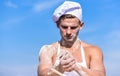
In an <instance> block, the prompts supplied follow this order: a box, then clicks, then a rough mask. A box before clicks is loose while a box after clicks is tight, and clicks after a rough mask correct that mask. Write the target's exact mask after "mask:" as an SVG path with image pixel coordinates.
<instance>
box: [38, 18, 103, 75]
mask: <svg viewBox="0 0 120 76" xmlns="http://www.w3.org/2000/svg"><path fill="white" fill-rule="evenodd" d="M83 24H84V23H83V22H81V24H79V19H78V18H70V19H69V18H67V19H64V20H61V23H60V24H59V26H58V28H59V30H60V34H61V40H60V42H59V43H57V42H56V43H53V44H51V47H45V49H44V50H42V52H41V55H40V57H39V59H40V63H39V65H38V76H50V75H51V76H59V75H57V74H55V73H54V72H52V71H51V70H50V68H51V67H53V65H54V63H55V61H56V59H57V51H58V50H57V49H58V44H60V47H61V48H60V55H59V60H60V64H59V65H58V66H56V67H55V69H56V70H58V71H59V72H61V73H63V72H65V71H66V72H71V71H73V70H74V71H76V72H77V73H78V74H79V75H80V76H84V75H83V74H82V73H81V71H84V73H85V76H105V68H104V64H103V53H102V51H101V49H100V48H99V47H97V46H93V45H90V44H88V43H85V42H82V41H79V40H77V37H78V33H79V30H81V29H82V27H83ZM81 44H82V46H83V48H84V52H85V58H86V63H87V68H85V67H83V66H80V65H76V62H82V57H81V53H80V50H81V49H80V48H79V47H80V46H81ZM76 45H77V46H76Z"/></svg>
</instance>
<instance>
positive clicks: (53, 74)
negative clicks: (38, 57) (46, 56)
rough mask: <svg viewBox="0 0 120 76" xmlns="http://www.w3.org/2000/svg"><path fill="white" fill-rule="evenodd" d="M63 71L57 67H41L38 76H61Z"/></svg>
mask: <svg viewBox="0 0 120 76" xmlns="http://www.w3.org/2000/svg"><path fill="white" fill-rule="evenodd" d="M62 73H63V71H62V70H61V68H59V66H57V67H49V68H48V67H42V66H41V67H40V66H38V76H61V75H62Z"/></svg>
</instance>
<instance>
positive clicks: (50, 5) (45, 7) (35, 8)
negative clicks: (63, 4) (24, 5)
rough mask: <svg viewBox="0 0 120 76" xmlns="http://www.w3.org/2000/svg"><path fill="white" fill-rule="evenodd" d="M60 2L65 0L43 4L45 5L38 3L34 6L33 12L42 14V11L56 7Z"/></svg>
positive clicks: (54, 0) (52, 0)
mask: <svg viewBox="0 0 120 76" xmlns="http://www.w3.org/2000/svg"><path fill="white" fill-rule="evenodd" d="M60 1H63V0H51V1H46V2H43V3H41V2H40V3H36V4H35V5H34V6H33V10H34V11H35V12H40V11H42V10H45V9H48V8H50V7H52V6H54V5H55V4H57V3H59V2H60Z"/></svg>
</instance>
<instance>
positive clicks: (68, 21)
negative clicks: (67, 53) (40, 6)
mask: <svg viewBox="0 0 120 76" xmlns="http://www.w3.org/2000/svg"><path fill="white" fill-rule="evenodd" d="M60 25H65V26H76V25H79V19H78V18H66V19H63V20H61V23H60Z"/></svg>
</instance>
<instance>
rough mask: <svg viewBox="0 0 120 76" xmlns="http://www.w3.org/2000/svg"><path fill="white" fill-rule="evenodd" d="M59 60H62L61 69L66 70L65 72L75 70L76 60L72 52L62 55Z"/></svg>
mask: <svg viewBox="0 0 120 76" xmlns="http://www.w3.org/2000/svg"><path fill="white" fill-rule="evenodd" d="M59 59H60V64H61V67H62V68H63V69H64V71H72V70H74V65H75V63H76V60H75V58H74V57H73V56H72V54H71V53H70V52H68V51H66V52H64V53H62V54H61V55H60V57H59Z"/></svg>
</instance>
